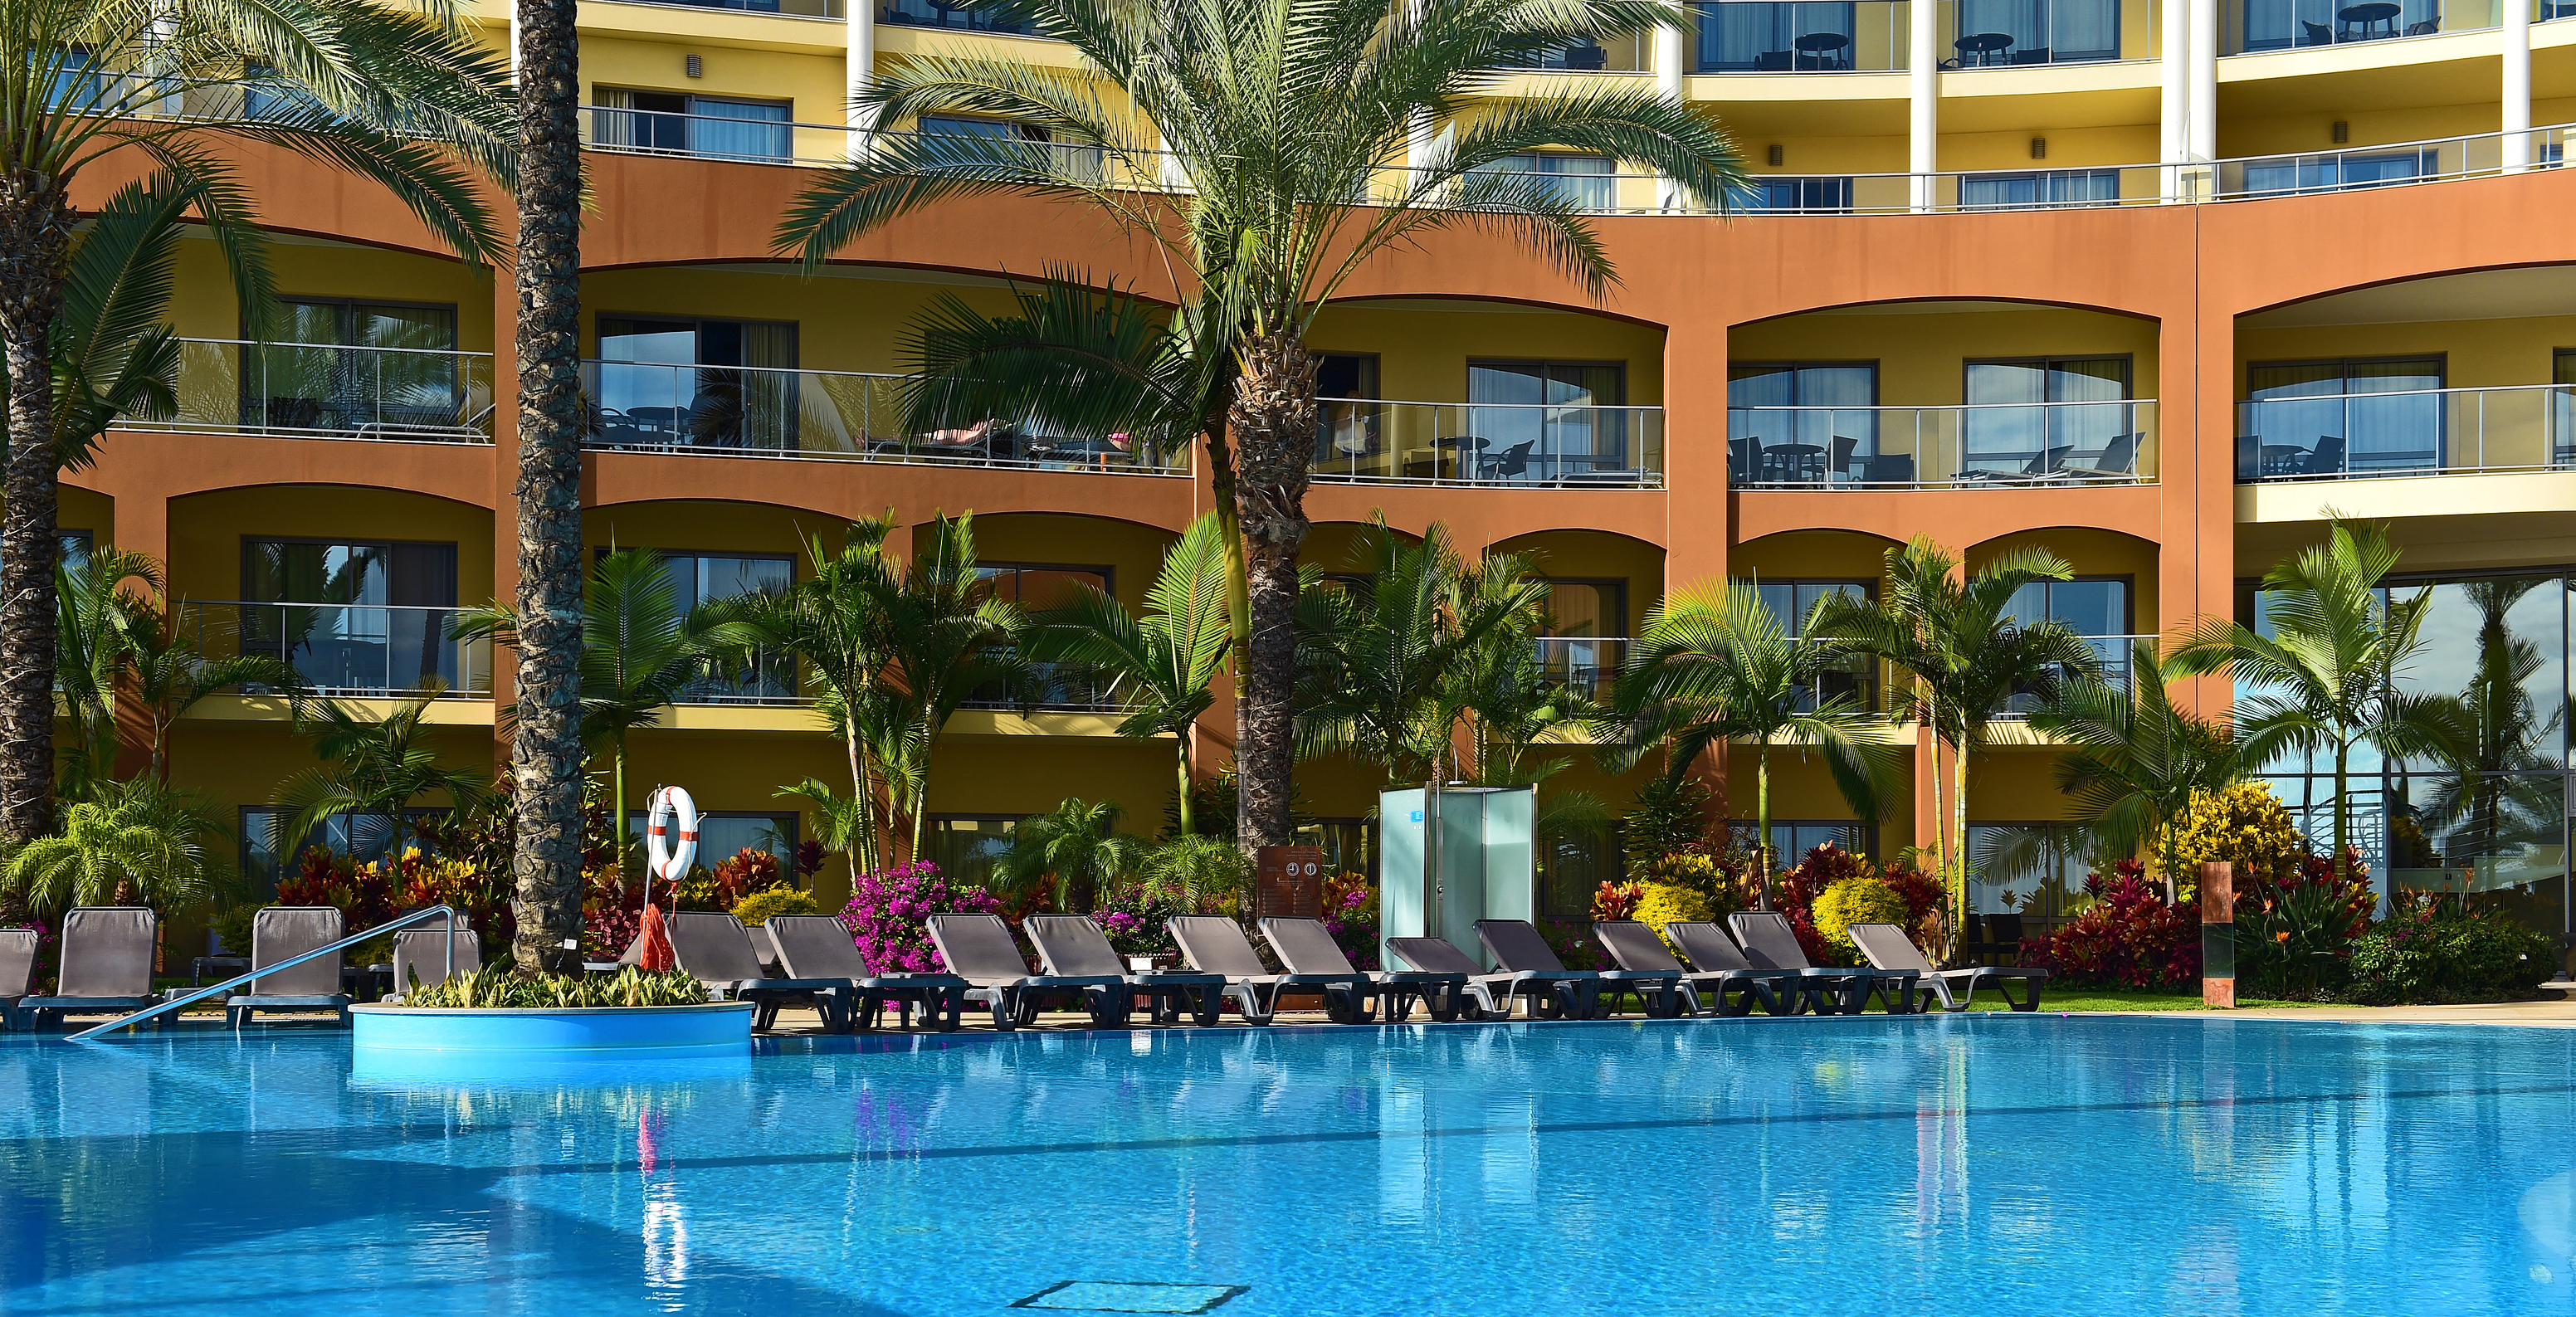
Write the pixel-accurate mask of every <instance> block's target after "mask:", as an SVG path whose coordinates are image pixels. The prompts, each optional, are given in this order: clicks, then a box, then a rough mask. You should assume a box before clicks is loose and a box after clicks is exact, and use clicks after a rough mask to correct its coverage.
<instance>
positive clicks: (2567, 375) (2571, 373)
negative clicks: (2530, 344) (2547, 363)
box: [2552, 348, 2576, 384]
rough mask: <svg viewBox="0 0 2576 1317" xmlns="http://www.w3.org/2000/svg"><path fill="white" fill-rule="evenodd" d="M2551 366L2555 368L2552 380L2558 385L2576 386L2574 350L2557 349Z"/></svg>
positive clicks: (2575, 352)
mask: <svg viewBox="0 0 2576 1317" xmlns="http://www.w3.org/2000/svg"><path fill="white" fill-rule="evenodd" d="M2552 365H2553V366H2554V367H2555V368H2556V373H2555V375H2554V376H2553V378H2554V379H2556V380H2557V382H2558V383H2560V384H2576V348H2560V349H2558V352H2557V354H2556V360H2555V361H2554V362H2553V363H2552Z"/></svg>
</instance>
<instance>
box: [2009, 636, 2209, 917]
mask: <svg viewBox="0 0 2576 1317" xmlns="http://www.w3.org/2000/svg"><path fill="white" fill-rule="evenodd" d="M2129 663H2130V671H2131V676H2130V681H2129V689H2125V690H2124V689H2122V688H2121V687H2120V686H2119V685H2118V684H2116V683H2112V682H2102V681H2073V682H2067V683H2065V684H2064V685H2062V686H2060V687H2059V688H2058V691H2057V697H2056V698H2055V699H2054V700H2051V701H2050V702H2049V703H2048V705H2047V706H2046V707H2044V708H2042V709H2039V710H2038V711H2036V712H2034V713H2032V714H2031V716H2030V726H2031V730H2033V731H2037V732H2042V733H2045V734H2046V735H2048V736H2049V737H2050V738H2052V739H2054V740H2055V741H2056V742H2057V743H2059V744H2060V745H2064V746H2066V747H2068V749H2067V751H2066V753H2065V754H2064V755H2063V756H2061V757H2060V758H2059V759H2058V761H2057V789H2058V790H2060V791H2062V792H2065V793H2066V794H2067V795H2069V796H2072V797H2074V799H2075V819H2074V821H2075V822H2077V823H2079V824H2082V825H2084V826H2085V827H2087V828H2090V829H2091V830H2092V831H2093V833H2094V835H2095V836H2097V837H2099V838H2100V839H2101V840H2102V841H2103V842H2105V843H2107V844H2108V845H2110V846H2111V847H2112V848H2114V849H2115V850H2117V851H2119V852H2120V853H2121V854H2124V855H2134V854H2136V853H2137V852H2138V851H2140V850H2141V849H2144V848H2146V847H2148V846H2156V847H2158V848H2160V849H2159V855H2158V858H2159V859H2160V860H2161V861H2162V863H2161V864H2160V865H2159V866H2158V867H2159V868H2160V869H2162V870H2163V872H2164V876H2165V899H2166V900H2168V901H2172V900H2176V899H2178V897H2179V895H2180V892H2181V873H2180V869H2179V862H2178V861H2177V860H2176V859H2175V858H2174V855H2175V852H2174V845H2175V843H2176V842H2177V841H2178V840H2179V838H2177V837H2176V836H2175V834H2174V830H2173V828H2172V824H2173V821H2174V820H2175V819H2178V818H2180V817H2182V813H2183V811H2184V810H2186V809H2188V808H2190V806H2191V798H2192V795H2193V793H2195V792H2201V791H2208V792H2217V791H2222V790H2224V789H2226V787H2227V786H2228V784H2229V783H2232V782H2234V781H2235V780H2236V779H2237V776H2238V775H2239V774H2240V773H2241V772H2242V771H2243V767H2244V758H2243V756H2242V755H2240V754H2239V753H2238V751H2237V746H2236V742H2235V741H2234V740H2233V739H2231V738H2230V737H2229V735H2228V732H2227V728H2226V727H2225V726H2224V725H2222V724H2219V723H2215V722H2211V721H2209V720H2208V719H2205V718H2201V717H2199V716H2197V715H2195V714H2193V713H2191V712H2190V711H2189V710H2186V709H2179V708H2176V707H2174V702H2173V694H2172V692H2171V691H2169V690H2167V689H2166V687H2165V666H2164V664H2162V663H2161V662H2159V661H2158V660H2157V658H2156V642H2154V641H2153V640H2141V641H2138V642H2137V644H2136V647H2135V650H2134V652H2133V653H2132V654H2131V656H2130V659H2129Z"/></svg>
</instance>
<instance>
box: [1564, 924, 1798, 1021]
mask: <svg viewBox="0 0 2576 1317" xmlns="http://www.w3.org/2000/svg"><path fill="white" fill-rule="evenodd" d="M1705 927H1707V928H1709V929H1712V930H1714V929H1715V928H1716V927H1717V926H1716V925H1715V924H1709V925H1706V926H1705ZM1592 931H1593V933H1594V934H1595V935H1597V936H1599V937H1600V939H1601V945H1602V947H1603V949H1605V950H1607V951H1608V952H1609V953H1610V959H1612V960H1614V961H1617V962H1618V963H1619V968H1621V969H1623V970H1631V971H1639V970H1642V971H1649V972H1652V973H1656V974H1676V975H1680V976H1681V987H1682V991H1683V992H1684V993H1685V994H1686V995H1687V996H1686V1000H1687V1001H1688V1003H1689V1005H1690V1011H1691V1014H1693V1015H1700V1014H1708V1015H1751V1014H1752V1013H1753V1008H1754V1006H1755V1005H1757V1004H1759V1005H1760V1006H1761V1007H1762V1008H1763V1009H1764V1010H1766V1011H1769V1012H1770V1013H1771V1014H1773V1015H1778V1014H1779V1013H1780V1005H1779V1003H1780V998H1779V996H1778V995H1777V994H1775V993H1773V992H1772V991H1771V988H1770V985H1771V983H1773V982H1774V981H1776V978H1777V976H1776V975H1774V974H1773V973H1771V972H1770V971H1767V970H1758V969H1750V968H1746V969H1686V968H1684V967H1683V965H1682V963H1681V961H1680V960H1678V959H1676V958H1675V957H1674V955H1673V953H1672V949H1671V948H1670V947H1667V946H1665V945H1664V940H1663V939H1662V938H1660V937H1658V936H1656V935H1655V930H1653V929H1651V928H1648V927H1646V926H1645V925H1644V924H1641V923H1638V922H1637V921H1636V920H1633V919H1602V920H1596V921H1594V922H1593V925H1592ZM1719 936H1721V937H1723V936H1724V935H1723V934H1720V935H1719ZM1727 949H1728V950H1729V951H1733V950H1734V947H1733V945H1732V944H1729V946H1728V948H1727ZM1737 959H1739V960H1740V959H1741V957H1740V956H1739V957H1737ZM1730 992H1732V993H1734V994H1735V1000H1734V1001H1732V1002H1730V1001H1728V1000H1727V998H1726V994H1728V993H1730Z"/></svg>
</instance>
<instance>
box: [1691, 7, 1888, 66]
mask: <svg viewBox="0 0 2576 1317" xmlns="http://www.w3.org/2000/svg"><path fill="white" fill-rule="evenodd" d="M1691 8H1692V9H1693V11H1695V13H1696V15H1697V17H1698V20H1699V47H1698V51H1697V58H1696V59H1695V60H1694V61H1693V63H1692V66H1691V67H1692V68H1693V69H1694V70H1695V71H1697V72H1700V73H1888V72H1894V71H1896V70H1899V69H1902V68H1904V67H1905V56H1906V23H1907V19H1906V13H1907V4H1906V0H1854V2H1853V3H1820V2H1819V0H1701V3H1698V4H1694V5H1692V6H1691Z"/></svg>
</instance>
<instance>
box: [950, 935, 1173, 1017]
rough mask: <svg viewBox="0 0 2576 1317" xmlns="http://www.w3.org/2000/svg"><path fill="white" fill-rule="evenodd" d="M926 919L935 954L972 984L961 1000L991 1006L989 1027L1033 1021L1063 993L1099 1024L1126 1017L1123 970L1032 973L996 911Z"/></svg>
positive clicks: (1061, 998) (1125, 978) (1126, 995)
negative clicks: (964, 999)
mask: <svg viewBox="0 0 2576 1317" xmlns="http://www.w3.org/2000/svg"><path fill="white" fill-rule="evenodd" d="M929 923H930V941H931V944H932V945H934V946H936V947H938V948H939V958H940V959H941V960H943V961H946V962H947V964H948V970H949V972H950V973H952V974H955V975H957V976H958V977H960V978H962V979H964V980H966V982H967V983H969V984H970V985H972V986H970V987H969V988H967V990H966V1000H968V1001H970V1002H982V1003H985V1004H987V1005H989V1006H991V1007H992V1008H993V1018H994V1027H996V1028H1002V1029H1007V1028H1011V1027H1012V1026H1014V1025H1024V1024H1035V1023H1036V1022H1037V1018H1038V1009H1039V1007H1040V1006H1042V1005H1044V1004H1045V1003H1047V1002H1049V1001H1062V1000H1065V999H1067V998H1070V999H1073V1000H1076V1001H1079V1002H1081V1003H1082V1008H1083V1009H1084V1010H1085V1011H1087V1012H1089V1013H1090V1015H1091V1022H1092V1024H1093V1025H1095V1026H1097V1027H1099V1028H1103V1029H1115V1028H1118V1027H1120V1026H1122V1025H1124V1024H1126V1023H1127V1007H1128V1002H1129V997H1128V992H1127V976H1126V975H1124V974H1076V975H1058V974H1031V973H1029V964H1028V962H1027V961H1026V960H1024V959H1022V958H1021V956H1020V944H1019V943H1017V942H1014V941H1012V940H1011V926H1010V925H1008V924H1005V923H1003V922H1002V917H1001V916H1000V915H932V916H931V917H930V920H929Z"/></svg>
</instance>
